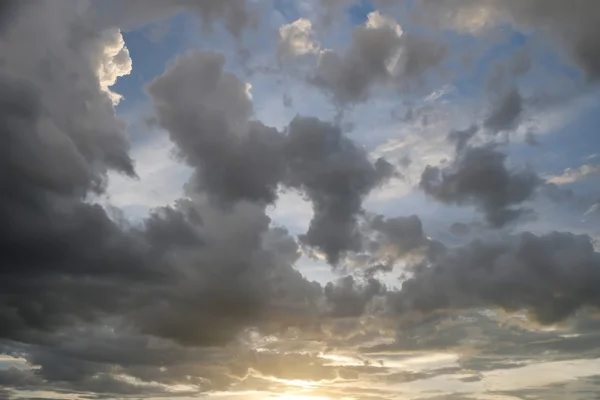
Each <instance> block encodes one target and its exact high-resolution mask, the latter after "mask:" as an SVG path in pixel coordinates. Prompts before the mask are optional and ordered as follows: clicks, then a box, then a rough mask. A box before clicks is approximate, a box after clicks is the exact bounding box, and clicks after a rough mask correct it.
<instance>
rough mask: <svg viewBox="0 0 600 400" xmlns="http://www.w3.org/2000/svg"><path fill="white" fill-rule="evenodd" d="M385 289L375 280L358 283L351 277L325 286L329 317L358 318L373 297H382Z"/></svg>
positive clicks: (369, 279) (370, 279)
mask: <svg viewBox="0 0 600 400" xmlns="http://www.w3.org/2000/svg"><path fill="white" fill-rule="evenodd" d="M385 292H386V287H385V286H384V285H383V284H382V283H381V282H379V281H378V280H377V279H375V278H368V279H367V280H366V282H364V283H361V282H358V281H357V280H356V279H355V278H354V277H352V276H346V277H344V278H342V279H339V280H338V281H337V282H335V283H332V282H329V283H328V284H327V285H326V286H325V298H326V299H327V302H328V303H329V304H330V305H331V311H330V312H331V315H332V316H335V317H342V318H348V317H359V316H361V315H362V314H363V313H364V312H365V309H366V307H367V305H368V303H369V302H370V301H371V300H372V299H373V298H374V297H375V296H382V295H384V294H385Z"/></svg>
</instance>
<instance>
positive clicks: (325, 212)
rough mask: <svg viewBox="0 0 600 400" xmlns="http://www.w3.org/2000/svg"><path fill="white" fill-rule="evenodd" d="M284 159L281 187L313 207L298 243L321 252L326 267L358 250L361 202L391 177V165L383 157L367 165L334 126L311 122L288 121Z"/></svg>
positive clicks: (362, 152)
mask: <svg viewBox="0 0 600 400" xmlns="http://www.w3.org/2000/svg"><path fill="white" fill-rule="evenodd" d="M285 156H286V160H287V163H288V166H289V167H288V168H289V175H288V176H287V177H286V181H285V184H286V185H287V186H290V187H294V188H298V189H300V190H302V191H303V192H304V193H306V195H307V196H308V198H309V199H310V200H311V202H312V204H313V211H314V216H313V219H312V220H311V222H310V227H309V229H308V232H307V233H306V234H305V235H303V236H302V237H301V241H302V242H303V243H305V244H307V245H309V246H311V247H315V248H316V249H318V250H320V251H322V252H323V253H324V254H325V255H326V256H327V260H328V261H329V262H330V263H331V264H336V263H337V262H338V261H339V258H340V255H341V254H342V253H344V252H346V251H357V250H360V245H361V236H360V233H359V231H358V226H357V218H358V216H359V214H360V213H361V212H362V200H363V198H364V197H365V196H366V195H367V194H369V192H371V191H372V190H373V189H375V188H376V187H378V186H380V185H381V184H382V183H383V182H385V181H386V180H387V179H388V178H389V177H391V176H392V174H393V167H392V165H391V164H389V163H388V162H387V161H385V160H384V159H378V160H377V161H376V162H375V163H372V162H371V161H370V160H369V159H368V155H367V153H366V151H365V150H364V149H362V148H360V147H358V146H357V145H355V144H354V143H353V142H352V141H351V140H350V139H348V138H346V137H345V136H343V134H342V132H341V130H340V129H339V127H337V126H334V125H331V124H329V123H326V122H323V121H320V120H318V119H316V118H301V117H299V118H295V119H294V120H293V121H292V122H291V123H290V125H289V128H288V135H287V145H286V152H285Z"/></svg>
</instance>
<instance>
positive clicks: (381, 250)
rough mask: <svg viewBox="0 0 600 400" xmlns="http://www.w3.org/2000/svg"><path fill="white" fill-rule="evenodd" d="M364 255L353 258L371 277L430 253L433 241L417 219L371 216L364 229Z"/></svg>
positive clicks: (362, 231)
mask: <svg viewBox="0 0 600 400" xmlns="http://www.w3.org/2000/svg"><path fill="white" fill-rule="evenodd" d="M361 233H362V236H363V245H362V250H363V253H360V254H358V255H355V256H353V257H352V258H351V261H354V264H358V267H359V268H360V269H364V268H365V266H368V267H367V268H366V269H365V275H366V276H367V277H369V276H373V275H374V274H375V273H377V272H391V271H392V270H393V267H394V264H395V263H396V262H397V261H399V260H402V259H407V258H408V257H410V256H411V255H416V253H417V251H421V253H422V252H423V251H426V248H427V247H428V245H429V241H428V239H427V238H426V236H425V233H424V232H423V224H422V223H421V220H420V219H419V217H417V216H416V215H412V216H409V217H393V218H385V217H384V216H382V215H375V216H367V218H366V221H365V222H363V224H362V225H361Z"/></svg>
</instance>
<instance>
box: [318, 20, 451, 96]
mask: <svg viewBox="0 0 600 400" xmlns="http://www.w3.org/2000/svg"><path fill="white" fill-rule="evenodd" d="M444 55H445V48H444V47H443V46H442V45H440V44H438V43H437V42H435V41H432V40H431V39H428V38H425V37H419V36H415V35H411V34H406V33H404V32H403V30H402V28H401V27H400V25H399V24H398V22H396V21H395V20H394V19H393V18H391V17H388V16H385V15H382V14H381V13H379V12H378V11H373V12H371V13H369V15H368V18H367V21H366V23H365V25H364V26H358V27H356V28H354V30H353V32H352V41H351V43H350V46H349V48H348V50H347V51H346V52H345V53H343V54H339V53H337V52H335V51H334V50H329V49H324V50H322V51H321V52H320V53H319V57H318V63H317V67H316V70H315V73H314V76H313V77H311V78H310V80H309V81H310V82H311V83H312V84H314V85H316V86H317V87H319V88H321V89H323V90H324V91H326V92H327V93H330V94H331V96H332V97H333V100H334V101H335V102H336V103H337V104H339V105H347V104H352V103H360V102H364V101H365V100H367V98H368V97H369V94H370V91H371V89H372V88H373V87H375V86H377V85H379V86H382V87H383V86H386V85H394V84H397V83H401V82H402V81H403V80H409V81H414V80H417V79H419V78H420V77H421V75H422V74H423V73H424V72H425V71H427V70H428V69H430V68H433V67H435V66H437V65H438V64H439V63H440V62H441V61H442V59H443V58H444Z"/></svg>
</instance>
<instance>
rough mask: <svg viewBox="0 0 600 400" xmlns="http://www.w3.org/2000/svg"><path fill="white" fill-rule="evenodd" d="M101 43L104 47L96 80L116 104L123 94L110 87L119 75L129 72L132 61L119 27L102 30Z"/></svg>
mask: <svg viewBox="0 0 600 400" xmlns="http://www.w3.org/2000/svg"><path fill="white" fill-rule="evenodd" d="M102 44H103V47H104V48H103V51H102V53H101V55H100V58H99V60H98V80H99V81H100V87H101V88H102V90H104V91H105V92H106V93H108V95H109V96H110V99H111V100H112V102H113V104H114V105H117V104H119V102H120V101H121V100H122V99H123V96H122V95H120V94H118V93H115V92H113V91H112V90H111V89H110V87H111V86H112V85H114V84H115V83H116V82H117V79H118V78H119V77H121V76H125V75H129V74H130V73H131V70H132V61H131V57H130V56H129V49H127V46H126V45H125V40H123V35H122V34H121V31H120V30H119V29H117V28H111V29H108V30H106V31H104V32H103V33H102Z"/></svg>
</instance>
